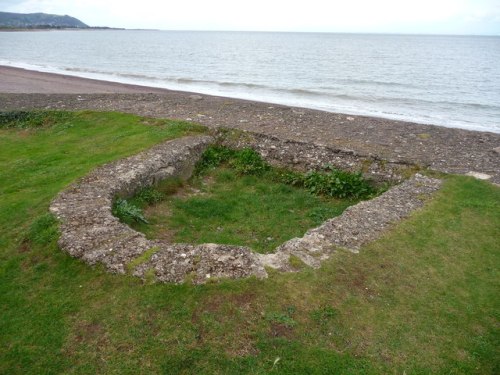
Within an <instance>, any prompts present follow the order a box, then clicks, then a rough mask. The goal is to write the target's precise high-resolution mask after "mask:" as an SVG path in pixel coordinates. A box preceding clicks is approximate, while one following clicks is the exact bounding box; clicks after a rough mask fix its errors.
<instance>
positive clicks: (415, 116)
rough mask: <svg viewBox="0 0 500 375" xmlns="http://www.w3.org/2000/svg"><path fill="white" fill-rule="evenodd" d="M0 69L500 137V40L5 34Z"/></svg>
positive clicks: (301, 35)
mask: <svg viewBox="0 0 500 375" xmlns="http://www.w3.org/2000/svg"><path fill="white" fill-rule="evenodd" d="M0 65H7V66H15V67H21V68H26V69H32V70H37V71H43V72H53V73H62V74H67V75H73V76H78V77H86V78H94V79H102V80H107V81H116V82H122V83H131V84H137V85H145V86H152V87H160V88H166V89H173V90H181V91H189V92H197V93H204V94H212V95H219V96H226V97H233V98H242V99H251V100H256V101H262V102H269V103H277V104H284V105H288V106H294V107H306V108H314V109H321V110H325V111H330V112H339V113H345V114H354V115H368V116H376V117H384V118H389V119H397V120H405V121H412V122H417V123H423V124H434V125H440V126H446V127H456V128H464V129H469V130H479V131H490V132H495V133H500V36H442V35H392V34H390V35H385V34H339V33H276V32H215V31H209V32H201V31H156V30H85V31H83V30H82V31H36V32H2V33H0Z"/></svg>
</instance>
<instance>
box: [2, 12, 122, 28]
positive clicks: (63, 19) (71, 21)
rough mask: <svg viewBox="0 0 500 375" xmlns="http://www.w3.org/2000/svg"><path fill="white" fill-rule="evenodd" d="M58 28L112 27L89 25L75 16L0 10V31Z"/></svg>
mask: <svg viewBox="0 0 500 375" xmlns="http://www.w3.org/2000/svg"><path fill="white" fill-rule="evenodd" d="M52 29H55V30H60V29H114V28H111V27H105V26H98V27H94V26H89V25H87V24H85V23H83V22H82V21H80V20H79V19H77V18H75V17H71V16H68V15H64V16H61V15H56V14H47V13H9V12H0V31H17V30H52Z"/></svg>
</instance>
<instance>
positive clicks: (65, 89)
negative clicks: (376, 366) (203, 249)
mask: <svg viewBox="0 0 500 375" xmlns="http://www.w3.org/2000/svg"><path fill="white" fill-rule="evenodd" d="M2 69H6V70H7V69H10V73H9V74H8V75H17V76H20V77H22V78H24V77H25V76H26V75H27V74H29V75H30V79H29V82H27V83H26V82H25V83H24V84H23V83H22V82H19V80H16V81H15V83H14V84H12V82H11V80H10V79H9V76H8V75H6V74H4V73H3V72H2ZM44 76H46V77H44ZM17 78H19V77H17ZM148 79H149V78H148ZM47 80H49V81H50V85H47V84H46V82H40V81H47ZM9 82H10V84H9ZM113 86H114V87H113ZM292 91H293V90H292ZM0 92H11V93H12V92H17V93H53V94H60V93H68V94H69V93H72V94H82V93H136V92H141V93H144V92H154V93H162V92H178V93H192V94H199V95H208V96H215V97H224V98H228V99H235V100H245V101H250V102H259V103H267V104H274V105H282V106H289V107H297V108H304V109H312V110H317V111H323V112H329V113H338V114H345V115H349V116H364V117H373V118H382V119H386V120H390V121H400V122H410V123H418V124H422V125H431V126H440V127H446V128H452V129H464V130H469V131H478V132H492V133H497V134H500V128H497V127H494V128H493V129H492V128H491V127H490V128H488V127H487V126H483V125H481V124H479V123H474V124H472V123H468V122H467V124H465V123H464V122H460V121H458V120H456V119H455V120H450V121H443V122H442V123H439V122H433V120H432V119H424V118H422V117H418V116H417V118H411V117H408V116H406V115H404V114H397V113H386V112H383V111H382V112H379V111H376V112H375V113H374V112H373V111H371V110H369V111H367V110H363V109H359V108H353V109H350V110H347V109H346V110H345V111H343V110H341V109H338V108H337V109H335V108H330V107H329V106H327V105H326V104H325V103H323V102H313V101H310V100H306V101H305V102H302V103H300V102H296V101H295V100H293V99H291V98H290V97H288V96H286V94H285V95H284V96H282V97H281V99H280V98H278V97H258V96H255V95H253V94H249V93H245V92H215V91H213V90H210V89H206V88H201V87H197V88H188V87H175V85H174V86H173V87H165V84H161V83H158V82H153V81H151V82H146V81H137V80H135V79H130V78H127V77H122V76H121V75H116V76H115V75H111V76H109V75H105V74H101V73H97V72H85V71H80V70H75V71H66V70H60V69H57V68H53V69H50V68H45V67H42V66H39V67H37V66H31V65H23V64H19V65H18V66H16V65H15V64H14V65H2V64H1V63H0ZM434 120H435V121H438V120H437V119H434Z"/></svg>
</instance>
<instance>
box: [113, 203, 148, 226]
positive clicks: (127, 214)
mask: <svg viewBox="0 0 500 375" xmlns="http://www.w3.org/2000/svg"><path fill="white" fill-rule="evenodd" d="M112 212H113V215H114V216H116V217H117V218H119V219H120V221H122V222H124V223H127V224H132V223H144V224H147V223H148V221H147V220H146V218H145V217H144V214H143V213H142V210H141V209H140V208H139V207H137V206H136V205H135V204H133V203H130V202H128V201H127V200H126V199H122V198H118V199H117V200H116V201H115V202H114V204H113V210H112Z"/></svg>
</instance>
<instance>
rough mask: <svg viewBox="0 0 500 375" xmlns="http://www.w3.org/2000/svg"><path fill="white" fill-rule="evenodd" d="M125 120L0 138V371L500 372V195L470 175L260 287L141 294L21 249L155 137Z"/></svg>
mask: <svg viewBox="0 0 500 375" xmlns="http://www.w3.org/2000/svg"><path fill="white" fill-rule="evenodd" d="M138 122H140V120H138V119H137V118H134V117H131V116H128V115H118V114H111V115H106V114H103V115H99V114H91V113H85V114H81V115H79V116H77V118H76V119H74V120H71V121H70V122H66V125H64V126H62V125H59V126H55V127H53V128H52V129H49V130H38V131H26V130H0V190H1V200H0V233H1V236H2V238H1V240H0V241H1V242H0V249H1V250H0V373H8V374H49V373H70V374H71V373H79V374H82V373H117V374H138V373H171V374H177V373H186V374H187V373H197V374H203V373H209V374H210V373H220V374H222V373H229V374H231V373H252V374H268V373H294V374H297V373H308V374H335V373H339V374H354V373H360V374H365V373H398V374H401V373H403V371H405V372H406V374H413V373H419V374H420V373H429V374H430V373H433V374H435V373H446V374H448V373H454V374H459V373H464V374H469V373H480V374H490V373H491V374H493V373H498V372H499V370H500V369H499V366H498V363H499V356H498V348H499V345H498V344H499V343H498V311H500V310H499V307H500V306H499V302H498V298H497V297H498V292H499V282H498V280H499V278H498V265H499V250H500V245H499V243H498V238H500V214H499V213H500V207H499V202H500V189H498V188H497V187H494V186H491V185H489V184H488V183H485V182H481V181H475V180H473V179H471V178H466V177H448V178H447V181H446V184H445V187H444V189H443V191H441V192H440V193H439V194H438V196H437V197H436V199H435V200H433V201H432V202H430V204H429V205H428V206H427V207H426V208H425V209H424V210H422V211H420V212H419V213H417V214H415V215H414V216H413V217H412V218H411V219H410V220H407V221H405V222H404V223H402V224H401V225H399V226H397V227H396V228H395V229H394V230H393V231H391V232H390V233H388V234H387V235H386V236H385V237H384V238H382V239H381V240H379V241H377V242H375V243H373V244H371V245H369V246H367V247H365V248H364V249H363V250H362V252H361V253H360V254H358V255H354V254H349V253H344V252H338V253H336V254H335V255H334V257H333V258H332V259H331V260H330V261H328V262H327V263H326V264H325V266H324V267H322V269H321V270H319V271H314V272H313V271H311V270H306V271H303V272H301V273H299V274H286V275H282V274H272V275H271V277H270V278H269V279H268V280H264V281H258V280H255V279H248V280H240V281H233V282H222V283H219V284H209V285H205V286H197V287H194V286H189V285H180V286H177V285H144V284H142V283H141V282H140V281H139V280H136V279H134V278H131V277H123V276H114V275H109V274H107V273H105V272H104V271H103V270H102V269H100V268H94V269H92V268H90V267H88V266H86V265H84V264H82V263H81V262H79V261H77V260H74V259H72V258H70V257H69V256H67V255H66V254H64V253H62V252H60V251H59V250H58V249H57V246H56V244H55V241H54V240H53V239H52V237H51V236H47V237H46V238H44V237H43V236H42V237H33V236H32V238H33V241H31V242H28V243H21V239H22V238H25V237H26V233H28V232H29V228H30V225H31V224H32V223H33V222H34V221H36V218H37V217H40V216H42V215H43V214H44V213H45V212H46V210H47V207H48V204H49V201H50V199H51V197H53V196H54V195H55V194H56V193H57V191H59V190H60V189H62V188H63V187H64V186H65V185H66V184H67V183H68V182H70V181H71V180H73V179H74V178H76V177H77V176H81V175H83V174H85V173H86V172H87V171H88V170H89V169H90V168H92V166H93V165H95V164H100V163H103V162H105V161H108V160H110V159H114V158H117V157H120V156H124V155H127V154H130V153H134V152H137V151H139V150H140V149H143V148H144V147H147V146H148V145H151V144H152V143H154V142H157V141H159V140H160V139H162V138H163V137H165V136H166V135H167V133H168V131H167V128H165V127H160V128H153V127H149V126H140V125H137V123H138ZM71 125H72V127H70V126H71ZM38 223H40V221H38ZM49 226H50V225H49ZM50 229H51V228H50V227H49V228H48V230H49V231H50ZM39 232H40V231H38V233H39ZM42 232H43V231H42ZM278 358H279V360H278Z"/></svg>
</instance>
